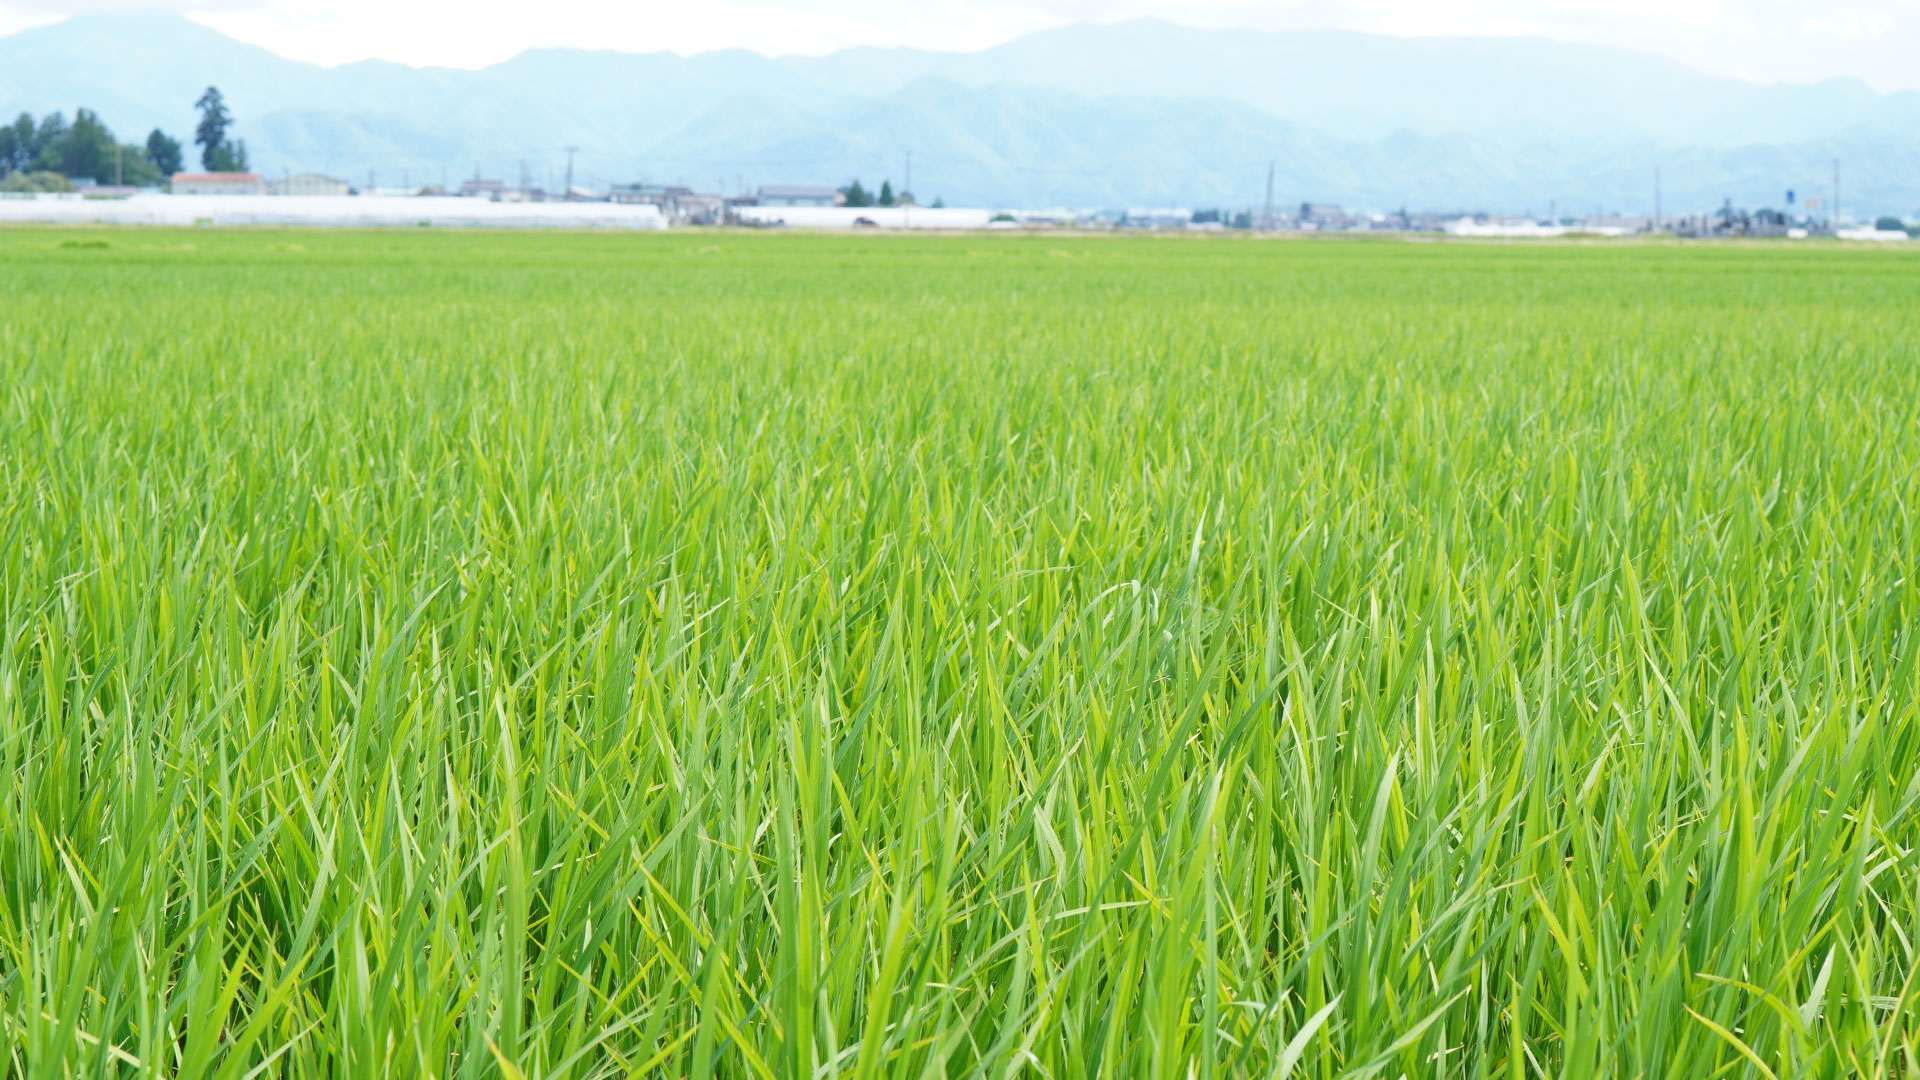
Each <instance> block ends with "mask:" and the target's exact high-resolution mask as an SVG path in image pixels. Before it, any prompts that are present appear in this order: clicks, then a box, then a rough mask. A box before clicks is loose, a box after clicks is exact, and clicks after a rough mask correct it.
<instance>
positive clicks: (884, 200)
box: [877, 180, 893, 206]
mask: <svg viewBox="0 0 1920 1080" xmlns="http://www.w3.org/2000/svg"><path fill="white" fill-rule="evenodd" d="M877 205H880V206H892V205H893V181H891V180H882V181H880V201H879V203H878V204H877Z"/></svg>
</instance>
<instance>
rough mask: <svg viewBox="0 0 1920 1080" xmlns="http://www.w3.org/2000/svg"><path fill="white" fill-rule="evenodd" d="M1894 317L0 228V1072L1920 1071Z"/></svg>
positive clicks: (1915, 431) (1200, 248) (1088, 263)
mask: <svg viewBox="0 0 1920 1080" xmlns="http://www.w3.org/2000/svg"><path fill="white" fill-rule="evenodd" d="M1916 312H1920V253H1915V254H1912V255H1910V254H1907V253H1902V252H1882V251H1852V250H1844V249H1841V248H1839V247H1832V246H1817V245H1814V246H1809V245H1800V246H1795V247H1792V248H1787V247H1765V246H1757V247H1746V248H1733V247H1678V246H1647V245H1597V246H1586V247H1579V246H1521V245H1511V246H1509V245H1485V246H1479V245H1461V244H1446V243H1442V244H1420V245H1416V244H1408V243H1404V242H1398V241H1385V242H1319V243H1314V242H1273V243H1263V242H1249V241H1245V240H1234V239H1216V240H1211V241H1193V240H1157V239H1137V240H1136V239H1047V238H1028V237H1007V236H974V237H949V238H903V237H892V236H879V237H845V236H841V237H830V236H788V235H706V236H690V235H683V234H675V235H654V236H626V235H620V236H613V235H523V234H513V235H478V234H458V233H443V232H429V231H395V232H388V233H382V232H367V233H327V232H223V231H208V230H201V231H195V232H160V231H125V232H109V231H85V232H70V233H69V232H55V231H46V230H28V231H17V232H4V233H0V890H4V899H3V900H0V1045H3V1046H4V1052H3V1053H0V1076H5V1077H23V1078H27V1077H31V1078H41V1077H47V1078H52V1077H97V1076H135V1075H142V1076H149V1075H150V1076H168V1077H173V1076H178V1077H206V1076H219V1077H223V1078H231V1080H240V1078H243V1077H253V1076H286V1077H335V1076H338V1077H372V1076H396V1077H480V1076H489V1077H494V1076H497V1077H510V1078H520V1077H525V1078H533V1077H546V1078H563V1077H564V1078H569V1080H584V1078H592V1077H613V1076H621V1077H625V1076H655V1075H658V1076H674V1077H679V1076H725V1077H742V1078H746V1077H757V1078H769V1077H782V1078H785V1077H822V1078H824V1077H868V1076H879V1075H884V1076H903V1077H926V1076H939V1077H982V1078H986V1077H991V1078H993V1080H1005V1078H1009V1077H1014V1076H1034V1077H1050V1078H1056V1080H1061V1078H1081V1077H1094V1076H1106V1077H1123V1078H1124V1077H1165V1078H1168V1080H1198V1078H1209V1080H1211V1078H1214V1077H1230V1076H1251V1077H1262V1078H1264V1077H1272V1076H1284V1075H1288V1074H1289V1073H1291V1075H1294V1076H1299V1077H1309V1076H1310V1077H1315V1078H1322V1080H1331V1078H1334V1077H1376V1076H1377V1077H1384V1078H1389V1080H1390V1078H1393V1077H1398V1076H1403V1075H1404V1076H1407V1077H1428V1076H1450V1077H1469V1076H1471V1077H1480V1076H1494V1075H1498V1076H1502V1077H1511V1078H1514V1080H1521V1078H1526V1077H1536V1076H1542V1075H1544V1076H1553V1077H1559V1076H1568V1077H1633V1076H1647V1077H1668V1076H1676V1077H1702V1078H1705V1077H1742V1076H1745V1077H1761V1076H1770V1077H1777V1078H1785V1077H1789V1076H1823V1077H1841V1076H1858V1075H1896V1076H1908V1077H1911V1076H1916V1075H1920V1017H1916V1007H1917V1006H1920V962H1917V961H1916V957H1915V949H1916V948H1920V940H1917V939H1920V715H1917V710H1920V694H1917V693H1916V689H1917V684H1916V678H1917V677H1920V673H1917V672H1916V668H1915V657H1916V649H1917V648H1920V642H1917V641H1916V634H1920V581H1916V567H1920V319H1917V318H1916Z"/></svg>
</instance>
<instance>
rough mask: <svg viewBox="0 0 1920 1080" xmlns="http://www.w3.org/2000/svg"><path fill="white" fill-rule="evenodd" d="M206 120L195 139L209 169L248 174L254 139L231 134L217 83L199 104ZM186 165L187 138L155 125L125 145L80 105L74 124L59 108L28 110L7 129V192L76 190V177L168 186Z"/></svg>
mask: <svg viewBox="0 0 1920 1080" xmlns="http://www.w3.org/2000/svg"><path fill="white" fill-rule="evenodd" d="M194 108H196V109H198V110H199V112H200V122H199V125H198V126H197V127H195V128H194V142H195V143H196V144H197V145H198V146H199V147H200V164H201V166H202V167H204V168H205V169H206V170H207V171H208V172H246V171H247V144H246V140H244V139H242V140H238V141H235V140H233V139H230V138H228V135H227V132H228V129H229V128H231V127H232V126H233V114H232V113H230V112H229V111H228V110H227V105H226V99H225V98H224V97H222V96H221V94H220V91H219V89H218V88H216V87H212V86H209V87H207V90H206V93H204V94H201V95H200V100H198V101H196V102H194ZM184 164H185V161H184V155H183V151H182V149H181V146H180V141H179V140H178V139H175V138H173V137H172V136H170V135H168V134H167V133H166V132H164V131H161V130H160V129H159V128H154V129H153V131H152V132H150V133H149V134H148V135H147V141H146V145H144V146H142V145H139V144H135V143H121V142H120V141H118V140H117V139H115V138H114V135H113V132H112V130H111V129H109V128H108V127H107V125H106V123H105V122H104V121H102V120H101V119H100V116H99V114H98V113H96V112H94V111H93V110H92V109H88V108H84V107H83V108H79V109H76V110H74V114H73V120H72V121H71V122H69V121H68V120H67V118H66V116H65V114H63V113H59V112H53V113H48V114H47V115H46V116H44V117H41V118H40V120H39V121H37V122H36V121H35V120H34V118H33V116H32V114H30V113H25V112H23V113H21V114H20V116H19V118H17V119H16V120H14V122H13V123H11V124H7V125H5V126H0V190H7V191H70V190H72V183H71V181H73V180H77V179H81V178H88V179H92V180H94V181H97V182H99V183H102V184H114V183H118V184H128V185H132V186H134V187H147V186H151V185H155V184H163V183H165V182H166V181H167V180H168V179H170V178H171V177H172V176H173V174H174V173H177V172H179V171H180V170H181V168H182V166H183V165H184Z"/></svg>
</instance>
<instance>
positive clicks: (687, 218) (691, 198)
mask: <svg viewBox="0 0 1920 1080" xmlns="http://www.w3.org/2000/svg"><path fill="white" fill-rule="evenodd" d="M607 200H608V201H609V202H617V203H626V204H629V205H647V206H657V207H659V208H660V212H661V213H662V214H665V215H666V217H667V220H669V221H673V222H676V223H678V224H682V225H717V224H719V223H720V222H721V221H723V220H725V218H726V215H727V202H728V201H727V200H725V199H722V198H721V197H720V196H718V195H700V194H697V193H695V192H694V190H693V189H692V188H690V187H679V186H675V185H670V184H615V185H613V188H612V190H610V191H609V192H608V193H607ZM829 205H831V204H829Z"/></svg>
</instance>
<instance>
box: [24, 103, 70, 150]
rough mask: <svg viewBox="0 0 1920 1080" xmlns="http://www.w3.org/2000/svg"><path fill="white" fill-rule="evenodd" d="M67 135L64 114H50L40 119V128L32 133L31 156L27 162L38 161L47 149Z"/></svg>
mask: <svg viewBox="0 0 1920 1080" xmlns="http://www.w3.org/2000/svg"><path fill="white" fill-rule="evenodd" d="M66 133H67V117H66V114H64V113H57V112H51V113H48V114H47V115H45V116H43V117H41V118H40V127H39V129H38V130H36V131H35V132H34V133H33V154H32V156H31V157H29V158H28V159H27V160H29V161H34V160H38V158H39V157H40V155H42V154H44V153H46V152H47V147H49V146H52V145H53V144H54V143H56V142H59V141H60V140H61V138H62V137H64V136H65V135H66Z"/></svg>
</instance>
